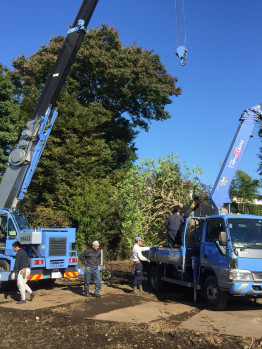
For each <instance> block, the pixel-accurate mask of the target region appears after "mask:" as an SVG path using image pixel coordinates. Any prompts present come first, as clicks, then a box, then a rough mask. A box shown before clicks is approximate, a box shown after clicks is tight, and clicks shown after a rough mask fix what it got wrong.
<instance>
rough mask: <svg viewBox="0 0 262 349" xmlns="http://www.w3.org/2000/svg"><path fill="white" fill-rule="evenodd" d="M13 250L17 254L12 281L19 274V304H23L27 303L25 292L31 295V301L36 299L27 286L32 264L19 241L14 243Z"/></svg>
mask: <svg viewBox="0 0 262 349" xmlns="http://www.w3.org/2000/svg"><path fill="white" fill-rule="evenodd" d="M12 246H13V249H14V251H15V252H17V253H16V256H15V266H14V271H13V273H12V275H11V279H12V280H14V279H15V275H16V274H17V287H18V289H19V292H20V295H21V299H20V300H19V301H18V302H17V303H18V304H23V303H25V302H26V300H25V292H26V291H27V292H28V293H29V294H30V300H33V298H34V296H35V295H34V292H33V291H32V290H31V288H30V287H29V286H28V285H27V279H28V277H29V275H30V269H29V266H30V262H29V258H28V256H27V253H26V251H25V250H23V249H22V248H21V244H20V242H19V241H15V242H14V243H13V245H12Z"/></svg>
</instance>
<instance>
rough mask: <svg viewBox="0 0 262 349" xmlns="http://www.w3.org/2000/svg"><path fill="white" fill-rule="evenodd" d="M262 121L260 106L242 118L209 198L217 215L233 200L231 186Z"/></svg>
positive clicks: (250, 109)
mask: <svg viewBox="0 0 262 349" xmlns="http://www.w3.org/2000/svg"><path fill="white" fill-rule="evenodd" d="M261 120H262V112H261V110H260V105H259V106H255V107H253V108H249V109H247V110H245V111H244V113H243V114H242V115H241V117H240V125H239V127H238V129H237V132H236V134H235V137H234V139H233V142H232V144H231V146H230V148H229V151H228V153H227V155H226V158H225V160H224V163H223V165H222V167H221V170H220V172H219V174H218V177H217V179H216V182H215V185H214V187H213V190H212V192H211V196H210V198H209V200H210V202H211V204H212V205H213V206H214V209H215V214H221V213H222V212H223V206H224V204H230V203H231V198H230V196H229V188H230V184H231V182H232V179H233V177H234V175H235V173H236V171H237V169H238V167H239V163H240V161H241V159H242V156H243V154H244V152H245V150H246V147H247V144H248V141H249V139H250V137H251V136H252V132H253V129H254V127H255V125H256V124H257V123H258V122H261Z"/></svg>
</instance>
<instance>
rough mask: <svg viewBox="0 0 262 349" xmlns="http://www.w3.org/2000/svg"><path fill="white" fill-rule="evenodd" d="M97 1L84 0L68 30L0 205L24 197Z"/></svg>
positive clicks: (0, 189) (0, 192)
mask: <svg viewBox="0 0 262 349" xmlns="http://www.w3.org/2000/svg"><path fill="white" fill-rule="evenodd" d="M97 3H98V0H83V3H82V5H81V7H80V9H79V12H78V14H77V16H76V18H75V21H74V23H73V25H72V29H70V30H69V31H68V35H67V37H66V39H65V42H64V44H63V46H62V48H61V50H60V53H59V55H58V58H57V60H56V63H55V65H54V68H53V70H52V72H51V74H50V76H49V78H48V80H47V82H46V84H45V87H44V89H43V92H42V94H41V96H40V98H39V100H38V103H37V106H36V108H35V110H34V112H33V114H32V117H31V119H30V120H29V121H28V122H27V124H26V126H25V129H24V130H23V132H22V135H21V138H20V140H19V143H18V145H17V147H16V148H15V149H14V150H13V151H12V152H11V154H10V162H9V166H8V168H7V170H6V172H5V174H4V176H3V179H2V181H1V183H0V207H5V208H8V209H14V208H15V207H16V204H17V201H18V199H19V198H20V199H21V198H23V193H24V192H25V191H26V190H27V187H28V185H29V183H30V181H31V178H32V176H33V173H34V170H35V168H36V165H37V163H38V160H39V158H40V156H41V154H42V151H43V148H44V146H45V143H46V141H47V138H48V135H49V133H50V131H51V128H52V126H53V123H54V121H55V117H56V114H57V113H56V112H55V113H54V114H53V115H52V114H51V110H52V109H53V108H54V107H55V104H56V101H57V98H58V95H59V92H60V91H61V88H62V86H63V84H64V82H65V80H66V77H67V75H68V72H69V69H70V67H71V66H72V64H73V62H74V60H75V56H76V54H77V52H78V50H79V47H80V45H81V43H82V41H83V39H84V36H85V33H86V28H87V25H88V23H89V21H90V19H91V17H92V14H93V12H94V10H95V7H96V5H97Z"/></svg>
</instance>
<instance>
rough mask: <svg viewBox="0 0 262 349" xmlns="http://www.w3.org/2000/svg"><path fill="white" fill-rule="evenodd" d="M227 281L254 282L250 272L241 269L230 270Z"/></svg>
mask: <svg viewBox="0 0 262 349" xmlns="http://www.w3.org/2000/svg"><path fill="white" fill-rule="evenodd" d="M229 279H230V280H233V281H237V280H238V281H254V279H253V275H252V273H251V272H250V271H248V270H241V269H230V270H229Z"/></svg>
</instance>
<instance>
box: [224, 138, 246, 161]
mask: <svg viewBox="0 0 262 349" xmlns="http://www.w3.org/2000/svg"><path fill="white" fill-rule="evenodd" d="M243 144H244V141H243V139H242V140H241V141H240V143H239V146H238V147H236V149H235V150H234V153H233V156H234V157H233V159H232V160H230V162H229V165H228V167H230V168H234V166H235V163H236V161H237V160H238V158H239V156H240V154H241V151H242V146H243Z"/></svg>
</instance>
